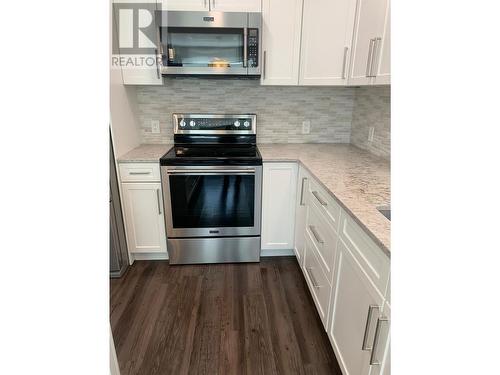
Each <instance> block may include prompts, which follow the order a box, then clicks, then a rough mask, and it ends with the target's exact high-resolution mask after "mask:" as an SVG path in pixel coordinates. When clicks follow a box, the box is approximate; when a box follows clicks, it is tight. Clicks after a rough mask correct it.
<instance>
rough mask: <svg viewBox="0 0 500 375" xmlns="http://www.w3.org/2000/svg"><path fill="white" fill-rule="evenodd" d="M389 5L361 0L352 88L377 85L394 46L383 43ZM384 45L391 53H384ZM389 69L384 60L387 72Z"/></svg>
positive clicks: (357, 14) (357, 17)
mask: <svg viewBox="0 0 500 375" xmlns="http://www.w3.org/2000/svg"><path fill="white" fill-rule="evenodd" d="M388 2H389V0H358V3H357V9H356V21H355V23H354V37H353V43H352V53H351V64H350V75H349V84H351V85H370V84H374V83H375V80H374V77H375V76H376V75H377V71H378V69H379V62H380V61H379V60H380V57H381V56H382V55H383V54H384V53H385V54H388V53H389V51H388V49H389V48H390V47H389V46H390V43H388V42H389V41H384V40H383V37H384V25H385V21H386V14H387V10H388V9H387V8H388ZM387 31H388V29H387ZM384 44H385V46H386V48H385V49H387V51H384V52H383V53H381V48H382V46H383V45H384ZM388 67H389V66H388V64H387V63H386V62H385V60H384V68H383V69H387V68H388Z"/></svg>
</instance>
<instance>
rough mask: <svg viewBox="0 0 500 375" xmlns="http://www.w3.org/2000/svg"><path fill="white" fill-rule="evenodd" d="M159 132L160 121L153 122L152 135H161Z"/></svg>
mask: <svg viewBox="0 0 500 375" xmlns="http://www.w3.org/2000/svg"><path fill="white" fill-rule="evenodd" d="M159 132H160V121H159V120H151V133H159Z"/></svg>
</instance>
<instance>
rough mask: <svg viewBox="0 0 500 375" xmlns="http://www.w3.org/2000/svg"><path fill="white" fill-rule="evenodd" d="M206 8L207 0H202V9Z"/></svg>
mask: <svg viewBox="0 0 500 375" xmlns="http://www.w3.org/2000/svg"><path fill="white" fill-rule="evenodd" d="M206 7H207V0H203V8H206Z"/></svg>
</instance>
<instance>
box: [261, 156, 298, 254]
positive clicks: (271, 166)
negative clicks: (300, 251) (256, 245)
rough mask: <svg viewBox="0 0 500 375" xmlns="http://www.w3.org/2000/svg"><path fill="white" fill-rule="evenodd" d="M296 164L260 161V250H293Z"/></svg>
mask: <svg viewBox="0 0 500 375" xmlns="http://www.w3.org/2000/svg"><path fill="white" fill-rule="evenodd" d="M296 191H297V163H264V167H263V173H262V231H261V242H262V249H267V250H277V249H287V250H289V249H293V248H294V247H293V246H294V237H295V235H294V226H295V196H296Z"/></svg>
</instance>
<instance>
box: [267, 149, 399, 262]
mask: <svg viewBox="0 0 500 375" xmlns="http://www.w3.org/2000/svg"><path fill="white" fill-rule="evenodd" d="M258 147H259V150H260V153H261V155H262V159H263V161H265V162H270V161H299V162H301V163H302V165H304V167H305V168H306V169H307V170H309V172H311V173H312V174H313V175H314V177H316V178H317V179H318V180H319V182H321V183H322V184H323V186H324V187H325V188H326V190H328V191H329V192H330V194H331V195H332V196H333V197H334V198H335V199H336V200H337V202H339V203H340V205H341V206H342V207H343V208H344V209H345V210H346V211H347V212H349V213H350V214H351V215H352V216H353V217H354V219H355V220H356V221H357V222H358V224H359V225H360V226H361V227H362V228H364V229H365V231H366V232H367V233H368V234H369V235H370V237H371V238H372V239H373V240H374V241H375V242H376V243H377V244H378V245H379V246H380V247H381V248H382V250H384V252H385V253H386V254H387V255H388V256H390V241H391V224H390V221H389V220H387V219H386V218H385V217H384V216H383V215H382V214H381V213H380V212H378V210H377V207H378V206H384V205H389V204H390V200H391V190H390V182H391V177H390V163H389V161H387V160H385V159H383V158H380V157H377V156H374V155H372V154H370V153H369V152H367V151H364V150H361V149H359V148H357V147H355V146H352V145H346V144H325V143H320V144H312V143H305V144H259V145H258Z"/></svg>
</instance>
